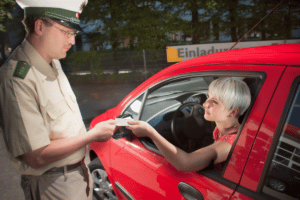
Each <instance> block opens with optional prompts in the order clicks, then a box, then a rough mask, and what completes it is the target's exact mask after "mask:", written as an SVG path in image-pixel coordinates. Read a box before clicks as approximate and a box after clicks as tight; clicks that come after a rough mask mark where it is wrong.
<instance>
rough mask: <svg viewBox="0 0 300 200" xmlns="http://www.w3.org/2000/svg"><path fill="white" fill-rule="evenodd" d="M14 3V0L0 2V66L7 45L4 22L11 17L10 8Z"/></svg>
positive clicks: (4, 57)
mask: <svg viewBox="0 0 300 200" xmlns="http://www.w3.org/2000/svg"><path fill="white" fill-rule="evenodd" d="M15 4H16V3H15V1H14V0H1V1H0V38H1V40H0V53H1V56H2V57H1V60H0V66H1V65H2V64H3V62H4V61H5V60H6V55H5V45H6V44H7V43H6V41H8V40H7V39H8V35H7V32H6V27H5V24H6V21H7V19H9V18H12V15H11V7H12V6H14V5H15Z"/></svg>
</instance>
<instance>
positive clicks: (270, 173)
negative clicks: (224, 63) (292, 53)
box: [232, 67, 300, 200]
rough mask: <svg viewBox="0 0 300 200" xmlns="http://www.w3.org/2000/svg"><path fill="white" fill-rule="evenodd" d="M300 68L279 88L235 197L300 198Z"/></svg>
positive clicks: (286, 76) (286, 74)
mask: <svg viewBox="0 0 300 200" xmlns="http://www.w3.org/2000/svg"><path fill="white" fill-rule="evenodd" d="M299 188H300V68H299V67H288V68H287V69H286V70H285V72H284V74H283V76H282V78H281V80H280V83H279V84H278V87H277V88H276V92H275V93H274V96H273V98H272V101H271V102H270V106H269V108H268V111H267V113H266V115H265V117H264V120H263V123H262V125H261V127H260V129H259V132H258V135H257V137H256V139H255V142H254V145H253V148H252V150H251V153H250V156H249V159H248V161H247V164H246V167H245V170H244V173H243V176H242V178H241V182H240V185H239V186H238V188H237V191H236V192H235V194H234V195H233V197H232V199H240V198H243V199H284V200H287V199H300V191H299Z"/></svg>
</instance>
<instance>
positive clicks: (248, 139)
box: [111, 65, 283, 199]
mask: <svg viewBox="0 0 300 200" xmlns="http://www.w3.org/2000/svg"><path fill="white" fill-rule="evenodd" d="M226 67H227V68H226ZM203 68H204V69H205V67H203V66H202V67H201V69H203ZM214 68H215V69H220V68H222V69H223V71H222V72H219V71H207V72H198V71H200V69H199V68H196V67H195V68H194V69H193V70H190V71H191V72H190V73H188V74H186V73H185V74H180V73H178V74H177V75H176V74H175V75H174V72H172V73H173V75H172V77H169V78H166V79H164V80H161V81H160V82H159V83H158V84H156V85H154V86H152V87H151V88H149V89H148V90H146V91H145V92H144V93H143V94H142V95H141V96H140V97H139V98H137V99H135V100H134V101H133V102H131V104H130V105H128V106H127V108H126V109H125V111H124V112H123V114H127V111H128V110H130V111H128V112H129V113H130V112H132V110H136V111H137V112H138V113H137V115H138V116H139V117H138V118H139V119H141V120H145V121H148V123H149V122H150V121H151V120H153V121H154V122H153V121H152V122H153V123H155V125H157V126H158V127H159V128H161V129H160V130H161V131H162V133H164V131H165V132H168V131H170V130H168V126H160V123H159V122H160V120H162V119H161V118H160V116H159V115H158V114H157V113H165V112H167V111H172V109H173V110H176V108H178V107H179V105H180V104H181V103H180V102H178V101H176V100H174V99H176V95H179V94H178V93H177V92H179V93H180V91H182V88H183V89H187V94H188V93H189V92H191V91H192V90H191V89H192V87H193V86H191V85H189V86H188V87H185V86H184V84H183V83H184V82H185V81H190V80H196V79H197V78H198V79H203V77H205V79H203V81H202V82H201V83H199V84H198V85H197V87H200V85H201V84H203V88H205V87H206V90H207V87H208V84H209V82H206V81H207V80H209V79H211V78H216V77H218V76H236V77H240V78H250V79H251V80H252V79H253V80H259V81H258V82H257V83H255V88H254V89H253V91H254V94H253V103H252V105H251V109H250V110H249V111H248V113H247V116H246V120H245V121H244V122H243V128H242V130H241V131H240V132H239V133H238V137H237V139H236V141H235V143H234V146H233V149H232V151H231V154H230V158H229V159H228V161H227V162H226V164H225V168H224V169H223V170H221V171H217V170H203V171H201V172H179V171H178V170H176V169H175V168H174V167H173V166H172V165H171V164H170V163H169V162H168V161H167V160H166V159H165V158H164V157H163V156H162V155H161V154H160V152H159V151H158V150H157V148H156V147H155V145H153V143H151V141H149V140H148V139H147V138H136V137H134V136H133V137H126V138H121V139H118V140H114V141H113V145H112V148H111V164H112V169H111V171H112V174H113V177H114V183H115V185H116V188H117V191H116V192H117V193H118V194H119V195H120V196H121V197H123V198H124V199H125V198H127V199H190V198H194V199H230V197H231V196H232V194H233V193H234V191H235V189H236V187H237V184H238V183H239V180H240V178H241V175H242V172H243V168H244V166H245V164H246V161H247V158H248V156H249V152H250V149H251V147H252V144H253V141H254V138H255V136H256V134H257V131H258V128H259V125H260V123H261V120H262V118H263V115H264V113H265V110H266V108H267V106H268V104H269V101H270V99H271V96H272V94H273V92H274V90H275V88H276V85H277V82H278V80H279V77H280V75H281V73H282V71H283V67H279V66H278V67H277V66H274V68H273V69H270V68H264V67H263V66H259V68H260V70H261V71H262V72H257V71H256V70H257V68H255V67H254V66H243V69H248V71H245V72H243V71H239V72H237V71H236V70H235V69H241V66H234V65H230V66H222V67H220V66H208V67H207V69H209V70H213V69H214ZM274 69H276V70H274ZM266 74H267V76H266ZM174 85H175V86H174ZM195 86H196V85H195ZM168 88H169V89H170V88H173V90H172V91H170V90H169V91H168V90H167V89H168ZM178 88H181V89H180V90H179V89H178ZM175 89H176V90H175ZM158 90H160V92H157V93H158V94H157V96H155V92H156V91H158ZM204 90H205V89H203V91H204ZM164 91H165V92H166V93H163V92H164ZM168 92H169V93H168ZM256 92H259V94H264V95H257V93H256ZM151 95H153V96H154V97H155V98H156V99H153V98H149V96H151ZM172 95H173V97H171V96H172ZM149 100H150V102H149ZM189 100H191V101H196V100H195V99H193V98H190V99H189ZM160 101H162V102H163V103H161V104H157V103H156V102H160ZM137 102H138V103H137ZM155 103H156V104H155ZM133 104H134V105H139V106H138V108H134V107H135V106H132V105H133ZM154 104H155V106H151V105H154ZM132 108H134V109H132ZM154 115H156V117H153V116H154ZM149 119H151V120H149ZM155 120H158V121H155ZM165 137H168V136H167V134H166V136H165Z"/></svg>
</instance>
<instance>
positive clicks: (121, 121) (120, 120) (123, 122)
mask: <svg viewBox="0 0 300 200" xmlns="http://www.w3.org/2000/svg"><path fill="white" fill-rule="evenodd" d="M115 120H116V121H117V123H116V126H131V125H130V124H128V122H129V121H133V119H123V118H116V119H115Z"/></svg>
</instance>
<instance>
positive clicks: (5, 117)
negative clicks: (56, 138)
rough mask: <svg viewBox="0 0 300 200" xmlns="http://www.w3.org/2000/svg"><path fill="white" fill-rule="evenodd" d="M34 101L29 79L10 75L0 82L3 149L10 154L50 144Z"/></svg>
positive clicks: (20, 153)
mask: <svg viewBox="0 0 300 200" xmlns="http://www.w3.org/2000/svg"><path fill="white" fill-rule="evenodd" d="M37 102H38V97H37V93H36V90H35V85H34V83H33V82H30V81H29V80H25V79H21V78H17V77H12V78H10V79H7V80H5V81H4V82H3V83H2V84H1V88H0V109H1V112H0V113H1V116H0V118H1V119H0V121H1V126H2V127H3V131H4V139H5V142H6V145H7V148H8V150H9V151H10V152H11V154H12V155H13V156H14V157H17V156H20V155H23V154H25V153H28V152H31V151H34V150H36V149H39V148H41V147H43V146H46V145H48V144H50V139H49V134H48V132H47V129H46V127H45V125H44V120H43V118H42V115H41V113H40V109H39V105H38V103H37Z"/></svg>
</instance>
